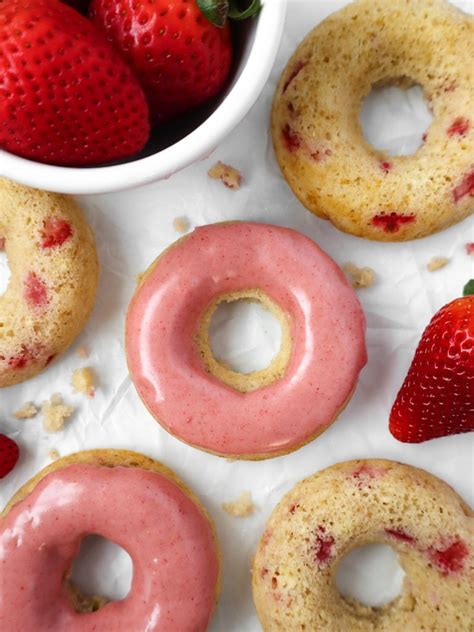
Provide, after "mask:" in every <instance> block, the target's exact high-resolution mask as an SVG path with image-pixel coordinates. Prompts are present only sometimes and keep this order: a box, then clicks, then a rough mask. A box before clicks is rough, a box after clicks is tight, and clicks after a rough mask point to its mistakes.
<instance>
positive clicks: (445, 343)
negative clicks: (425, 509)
mask: <svg viewBox="0 0 474 632" xmlns="http://www.w3.org/2000/svg"><path fill="white" fill-rule="evenodd" d="M472 430H474V280H471V281H470V282H469V283H468V284H467V285H466V287H465V288H464V297H463V298H457V299H455V300H454V301H452V302H451V303H449V304H448V305H445V306H444V307H442V308H441V309H440V310H439V311H438V312H437V313H436V314H435V316H434V317H433V319H432V320H431V322H430V323H429V325H428V327H427V328H426V329H425V331H424V332H423V335H422V337H421V340H420V343H419V345H418V348H417V350H416V353H415V357H414V359H413V362H412V364H411V366H410V369H409V371H408V375H407V377H406V378H405V381H404V383H403V385H402V388H401V389H400V392H399V393H398V395H397V398H396V400H395V403H394V405H393V408H392V412H391V414H390V432H391V433H392V434H393V436H394V437H395V438H396V439H398V440H399V441H404V442H405V443H421V442H422V441H427V440H428V439H434V438H435V437H445V436H447V435H451V434H458V433H462V432H470V431H472Z"/></svg>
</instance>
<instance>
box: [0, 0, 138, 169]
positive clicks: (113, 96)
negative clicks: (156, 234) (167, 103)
mask: <svg viewBox="0 0 474 632" xmlns="http://www.w3.org/2000/svg"><path fill="white" fill-rule="evenodd" d="M148 135H149V122H148V109H147V104H146V101H145V97H144V95H143V92H142V90H141V88H140V85H139V83H138V82H137V80H136V79H135V77H134V76H133V74H132V72H131V70H130V69H129V68H128V67H127V66H126V64H125V62H124V61H123V60H122V58H121V56H120V54H119V53H118V52H117V51H115V50H114V49H113V48H112V47H111V46H110V44H109V43H108V42H107V41H106V40H105V38H104V37H103V35H102V34H101V33H100V32H99V31H98V30H97V28H96V27H95V26H94V25H93V24H91V22H90V21H89V20H87V19H86V18H85V17H83V16H81V15H79V13H78V12H77V11H75V10H74V9H72V8H71V7H68V6H67V5H66V4H64V3H63V2H60V1H59V0H0V147H2V148H3V149H6V150H7V151H11V152H12V153H15V154H18V155H20V156H24V157H26V158H31V159H33V160H37V161H39V162H47V163H52V164H56V165H69V166H79V165H91V164H100V163H104V162H110V161H112V160H116V159H121V158H125V157H127V156H131V155H133V154H134V153H136V152H138V151H140V150H141V149H142V148H143V146H144V145H145V143H146V141H147V139H148Z"/></svg>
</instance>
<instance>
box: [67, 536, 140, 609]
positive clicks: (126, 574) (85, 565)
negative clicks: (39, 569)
mask: <svg viewBox="0 0 474 632" xmlns="http://www.w3.org/2000/svg"><path fill="white" fill-rule="evenodd" d="M132 577H133V562H132V558H131V557H130V555H129V554H128V553H127V551H126V550H125V549H123V548H122V547H121V546H119V545H118V544H115V542H112V541H111V540H108V539H107V538H104V537H102V536H100V535H96V534H92V535H88V536H86V537H85V538H84V539H83V540H82V542H81V546H80V548H79V553H78V554H77V557H76V558H75V560H74V562H73V564H72V567H71V573H70V576H69V578H68V580H67V588H68V591H69V593H70V597H71V601H72V605H73V607H74V609H75V610H76V612H95V611H96V610H99V609H100V608H102V606H104V605H105V604H106V603H109V602H110V601H119V600H121V599H125V597H127V595H128V593H129V592H130V587H131V584H132Z"/></svg>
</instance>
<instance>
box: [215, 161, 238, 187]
mask: <svg viewBox="0 0 474 632" xmlns="http://www.w3.org/2000/svg"><path fill="white" fill-rule="evenodd" d="M207 175H208V176H209V177H210V178H212V179H213V180H221V181H222V182H223V183H224V184H225V186H226V187H227V188H228V189H233V190H236V189H240V183H241V182H242V176H241V174H240V171H238V170H237V169H234V167H231V166H230V165H225V164H224V163H223V162H221V161H220V160H219V162H216V164H215V165H214V166H213V167H211V168H210V169H209V171H208V172H207Z"/></svg>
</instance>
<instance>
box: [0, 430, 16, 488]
mask: <svg viewBox="0 0 474 632" xmlns="http://www.w3.org/2000/svg"><path fill="white" fill-rule="evenodd" d="M19 456H20V450H19V448H18V446H17V444H16V443H15V442H14V441H13V440H12V439H10V437H7V435H4V434H0V478H3V477H4V476H6V475H7V474H8V473H9V472H11V471H12V469H13V468H14V467H15V465H16V462H17V461H18V457H19Z"/></svg>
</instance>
